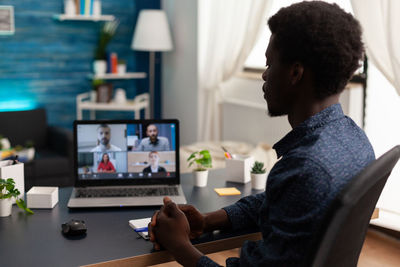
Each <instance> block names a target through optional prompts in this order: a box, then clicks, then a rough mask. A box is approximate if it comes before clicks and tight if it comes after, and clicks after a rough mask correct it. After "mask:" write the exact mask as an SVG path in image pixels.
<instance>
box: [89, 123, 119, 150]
mask: <svg viewBox="0 0 400 267" xmlns="http://www.w3.org/2000/svg"><path fill="white" fill-rule="evenodd" d="M110 140H111V128H110V126H108V125H107V124H101V125H100V126H99V127H98V128H97V146H96V147H95V148H93V149H92V150H91V152H115V151H122V150H121V148H119V147H117V146H114V145H113V144H111V143H110Z"/></svg>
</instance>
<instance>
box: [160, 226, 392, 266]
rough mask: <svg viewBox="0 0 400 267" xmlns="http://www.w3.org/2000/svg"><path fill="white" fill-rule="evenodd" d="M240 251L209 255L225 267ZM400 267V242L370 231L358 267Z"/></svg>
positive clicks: (170, 263)
mask: <svg viewBox="0 0 400 267" xmlns="http://www.w3.org/2000/svg"><path fill="white" fill-rule="evenodd" d="M238 255H239V249H238V248H237V249H232V250H225V251H221V252H218V253H213V254H209V255H207V256H208V257H210V258H211V259H212V260H214V261H216V262H217V263H218V264H220V265H223V266H225V259H226V258H228V257H237V256H238ZM153 266H157V267H175V266H181V265H180V264H178V263H177V262H168V263H164V264H158V265H153ZM398 266H400V240H399V239H395V238H393V237H391V236H388V235H386V234H383V233H381V232H379V231H377V230H374V229H370V230H368V233H367V236H366V238H365V243H364V246H363V248H362V251H361V254H360V258H359V261H358V267H398Z"/></svg>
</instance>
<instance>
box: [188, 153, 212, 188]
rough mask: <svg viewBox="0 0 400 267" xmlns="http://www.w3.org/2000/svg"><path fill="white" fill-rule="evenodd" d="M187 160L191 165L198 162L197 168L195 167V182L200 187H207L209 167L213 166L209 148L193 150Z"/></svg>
mask: <svg viewBox="0 0 400 267" xmlns="http://www.w3.org/2000/svg"><path fill="white" fill-rule="evenodd" d="M187 162H188V163H189V167H191V166H192V165H193V164H196V168H194V169H193V174H194V184H195V186H198V187H205V186H206V185H207V178H208V170H207V168H211V167H212V159H211V155H210V152H209V151H208V150H201V151H196V152H193V153H192V154H191V155H190V156H189V157H188V158H187Z"/></svg>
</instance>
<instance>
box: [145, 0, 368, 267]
mask: <svg viewBox="0 0 400 267" xmlns="http://www.w3.org/2000/svg"><path fill="white" fill-rule="evenodd" d="M268 25H269V27H270V29H271V32H272V36H271V39H270V43H269V45H268V48H267V51H266V58H267V59H266V67H267V69H266V70H265V72H264V73H263V75H262V78H263V80H264V81H265V83H264V85H263V92H264V98H265V100H266V101H267V104H268V110H269V113H270V115H271V116H281V115H287V116H288V120H289V123H290V125H291V126H292V128H293V129H292V131H291V132H289V133H288V134H287V135H286V136H285V137H283V138H282V139H281V140H280V141H279V142H278V143H276V144H275V145H274V149H275V150H276V152H277V155H278V157H279V158H280V160H279V161H278V162H277V163H276V164H275V166H274V167H273V168H272V170H271V172H270V174H269V176H268V183H267V187H266V191H265V192H264V193H261V194H257V195H253V196H248V197H244V198H242V199H241V200H239V201H238V202H237V203H235V204H233V205H231V206H228V207H225V208H223V209H221V210H218V211H215V212H212V213H209V214H201V213H200V212H198V211H197V210H196V209H195V208H194V207H192V206H179V207H177V206H176V205H175V203H173V202H171V200H170V199H168V198H166V199H165V200H164V206H163V207H162V208H161V210H160V211H159V212H156V213H155V215H154V216H153V218H152V222H151V223H150V224H149V227H150V235H151V240H152V241H153V242H155V246H156V248H157V247H159V244H160V245H162V246H163V247H164V248H165V249H167V250H168V251H169V252H170V253H171V254H172V255H174V257H175V259H176V260H177V261H178V262H179V263H181V264H183V265H184V266H196V265H197V266H215V265H217V264H216V263H214V262H212V261H211V260H210V259H209V258H207V257H206V256H204V255H202V254H201V253H200V252H199V251H198V250H197V249H195V248H194V247H193V246H192V244H191V243H190V238H193V237H196V236H198V235H200V234H201V233H203V232H206V231H211V230H215V229H232V230H237V229H243V228H253V229H257V230H259V231H261V233H262V236H263V239H262V240H260V241H258V242H250V241H247V242H245V243H244V244H243V247H242V249H241V253H240V258H229V259H228V260H227V262H226V264H227V266H239V265H240V266H303V265H304V264H305V259H306V257H307V256H308V255H309V253H310V251H309V249H310V247H311V245H312V243H313V241H314V240H315V237H316V231H317V230H318V228H319V226H320V224H321V221H322V218H323V216H324V214H325V212H326V211H327V208H328V206H329V205H330V203H331V201H332V200H333V198H334V197H335V196H336V195H337V194H338V192H339V191H340V190H341V189H342V188H343V187H344V185H346V183H348V182H349V181H350V180H351V178H353V177H354V176H355V175H356V174H357V173H358V172H360V171H361V170H362V169H363V168H364V167H366V166H367V165H368V164H369V163H370V162H371V161H373V160H374V159H375V155H374V152H373V149H372V147H371V144H370V143H369V141H368V139H367V137H366V136H365V134H364V132H363V131H362V130H361V129H360V128H359V127H357V125H356V124H355V123H354V122H353V121H352V120H351V119H350V118H348V117H346V116H344V115H343V111H342V109H341V106H340V104H339V103H338V101H339V95H340V93H341V92H342V91H343V89H344V87H345V85H346V83H347V82H348V80H349V79H350V78H351V76H352V74H353V73H354V71H355V70H356V69H357V68H358V67H359V62H360V60H361V59H362V56H363V52H364V50H363V44H362V42H361V29H360V25H359V24H358V22H357V21H356V20H355V19H354V18H353V17H352V16H351V15H350V14H347V13H345V12H344V11H343V10H342V9H340V8H339V7H338V6H337V5H332V4H327V3H325V2H319V1H316V2H301V3H298V4H294V5H292V6H289V7H287V8H283V9H281V10H280V11H279V12H278V13H277V14H276V15H274V16H272V17H271V18H270V19H269V21H268Z"/></svg>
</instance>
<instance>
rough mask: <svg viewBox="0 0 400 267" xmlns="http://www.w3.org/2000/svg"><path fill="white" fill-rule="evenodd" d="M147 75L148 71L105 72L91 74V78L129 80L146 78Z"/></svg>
mask: <svg viewBox="0 0 400 267" xmlns="http://www.w3.org/2000/svg"><path fill="white" fill-rule="evenodd" d="M146 77H147V73H146V72H127V73H124V74H118V73H105V74H101V75H99V74H90V75H89V76H88V78H89V79H92V80H93V79H101V80H128V79H144V78H146Z"/></svg>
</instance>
